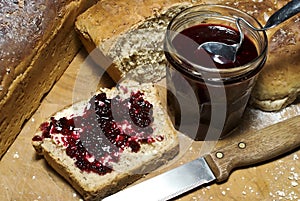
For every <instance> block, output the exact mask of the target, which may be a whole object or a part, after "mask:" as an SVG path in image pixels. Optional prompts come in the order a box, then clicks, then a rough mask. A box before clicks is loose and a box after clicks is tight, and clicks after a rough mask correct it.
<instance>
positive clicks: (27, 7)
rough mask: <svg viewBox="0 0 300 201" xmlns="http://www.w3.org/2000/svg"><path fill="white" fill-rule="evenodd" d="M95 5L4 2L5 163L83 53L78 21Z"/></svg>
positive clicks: (0, 27) (86, 0)
mask: <svg viewBox="0 0 300 201" xmlns="http://www.w3.org/2000/svg"><path fill="white" fill-rule="evenodd" d="M94 3H95V0H77V1H73V0H67V1H56V0H47V1H41V0H27V1H24V0H14V1H13V0H8V1H1V2H0V113H1V115H0V158H1V156H3V154H4V153H5V152H6V150H7V149H8V147H9V146H10V145H11V144H12V142H13V141H14V139H15V138H16V136H17V134H18V133H19V132H20V130H21V127H22V125H23V124H24V123H25V122H26V120H27V119H29V118H30V116H31V114H32V113H33V112H34V111H35V110H36V109H37V107H38V106H39V103H40V100H41V99H42V98H43V96H44V95H45V93H47V91H49V90H50V88H51V87H52V86H53V84H54V83H55V81H56V80H57V79H59V77H60V76H61V75H62V73H63V72H64V70H65V69H66V67H67V66H68V65H69V63H70V61H71V60H72V59H73V58H74V56H75V55H76V53H77V52H78V50H79V48H80V47H81V42H80V40H79V39H78V36H77V34H76V33H75V31H74V21H75V18H76V16H77V15H79V14H80V13H82V12H83V11H84V10H86V9H87V8H88V7H90V6H91V5H92V4H94Z"/></svg>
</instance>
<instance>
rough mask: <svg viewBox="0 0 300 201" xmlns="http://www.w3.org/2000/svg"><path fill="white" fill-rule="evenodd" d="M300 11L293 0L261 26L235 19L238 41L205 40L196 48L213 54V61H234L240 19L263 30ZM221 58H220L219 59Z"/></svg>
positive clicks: (237, 48)
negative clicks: (229, 42)
mask: <svg viewBox="0 0 300 201" xmlns="http://www.w3.org/2000/svg"><path fill="white" fill-rule="evenodd" d="M299 12H300V0H293V1H290V2H289V3H287V4H286V5H285V6H284V7H282V8H281V9H279V10H278V11H276V12H275V13H274V14H273V15H272V16H271V17H270V18H269V19H268V21H267V23H266V25H265V26H264V27H263V28H260V29H259V28H256V27H253V26H252V25H251V24H250V23H249V22H247V21H246V20H245V19H243V18H237V19H236V26H237V28H238V31H239V33H240V41H239V43H236V44H233V45H228V44H226V43H222V42H213V41H212V42H205V43H202V44H201V45H200V46H199V47H198V50H199V49H201V48H203V49H204V50H205V51H206V52H208V53H210V54H212V55H213V59H214V61H215V62H218V63H221V64H224V61H227V62H235V60H236V54H237V51H238V50H239V48H240V47H241V45H242V43H243V40H244V33H243V32H242V29H241V27H240V21H243V22H244V23H245V24H246V25H247V26H249V27H250V28H252V29H253V30H255V31H265V30H267V29H270V28H273V27H275V26H277V25H278V24H280V23H282V22H284V21H285V20H287V19H289V18H291V17H292V16H294V15H296V14H297V13H299ZM220 58H221V59H220Z"/></svg>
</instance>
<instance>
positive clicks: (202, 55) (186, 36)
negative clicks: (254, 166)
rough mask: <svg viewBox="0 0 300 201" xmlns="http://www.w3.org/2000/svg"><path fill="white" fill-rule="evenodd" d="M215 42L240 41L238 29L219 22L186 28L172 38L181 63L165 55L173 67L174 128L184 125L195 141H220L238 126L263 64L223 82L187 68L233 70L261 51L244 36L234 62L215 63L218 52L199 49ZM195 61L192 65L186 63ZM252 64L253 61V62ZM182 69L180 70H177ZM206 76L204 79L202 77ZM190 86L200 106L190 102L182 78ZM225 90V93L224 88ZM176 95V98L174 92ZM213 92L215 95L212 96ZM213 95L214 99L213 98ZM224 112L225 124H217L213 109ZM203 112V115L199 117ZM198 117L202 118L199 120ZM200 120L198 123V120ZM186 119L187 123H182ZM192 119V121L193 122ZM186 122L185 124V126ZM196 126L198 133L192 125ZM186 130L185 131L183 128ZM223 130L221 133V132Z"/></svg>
mask: <svg viewBox="0 0 300 201" xmlns="http://www.w3.org/2000/svg"><path fill="white" fill-rule="evenodd" d="M208 41H215V42H223V43H226V44H234V43H238V42H239V33H238V31H237V30H235V29H233V28H231V27H227V26H224V25H219V24H200V25H195V26H192V27H189V28H186V29H184V30H183V31H181V32H180V34H178V35H176V36H175V37H174V39H173V40H172V41H171V42H172V46H173V48H174V49H175V50H176V51H177V54H179V55H181V56H182V57H183V58H184V59H181V61H180V62H178V61H177V60H176V59H174V58H173V57H172V56H171V54H169V53H168V52H165V55H166V58H167V59H168V61H169V63H170V64H171V65H170V66H172V67H173V68H169V69H167V71H168V73H167V83H168V85H170V86H169V88H170V89H174V91H173V93H168V104H169V105H170V108H174V109H172V111H175V113H174V115H175V127H176V128H182V129H183V130H181V131H182V132H183V133H186V134H187V135H189V136H191V137H192V138H193V139H195V140H217V139H219V138H223V137H224V136H226V135H227V134H228V133H229V132H230V131H231V130H233V129H234V128H235V127H237V126H238V124H239V121H240V119H241V118H242V114H243V112H244V110H245V107H246V105H247V102H248V100H249V96H250V92H251V88H252V86H253V83H254V80H255V76H256V75H257V74H258V72H259V71H260V69H261V67H262V65H263V63H261V64H259V65H260V66H258V67H256V69H255V70H253V71H251V72H250V73H248V74H247V75H243V76H240V77H234V76H233V77H228V78H226V79H224V81H223V80H222V81H216V82H215V81H214V80H213V81H208V82H206V81H203V80H204V78H203V77H201V75H196V74H194V73H192V72H189V71H186V70H187V69H194V68H195V67H194V66H193V64H197V65H201V66H205V67H208V68H218V69H228V68H231V69H234V68H235V67H237V66H241V65H244V64H246V63H249V62H251V61H252V60H254V59H255V58H257V57H258V50H257V49H256V46H255V44H254V43H253V42H252V41H251V40H250V38H249V37H247V36H246V35H245V38H244V41H243V44H242V46H241V48H240V49H239V51H238V53H237V58H236V61H235V62H232V61H228V60H222V61H223V62H216V60H215V59H214V58H215V55H212V54H208V53H207V52H206V51H205V50H203V49H201V48H200V50H199V49H198V47H199V45H201V44H202V43H204V42H208ZM187 61H192V63H193V64H191V63H189V62H187ZM251 65H252V64H251ZM178 72H179V73H178ZM202 78H203V79H202ZM182 79H184V81H187V83H188V84H189V85H190V86H191V88H192V90H193V91H192V92H191V93H194V94H195V96H196V99H197V102H198V105H199V110H195V105H194V104H195V103H194V102H193V101H191V98H190V97H191V96H190V94H187V93H190V92H187V91H188V88H186V87H185V85H183V80H182ZM224 90H225V95H224V93H223V91H224ZM173 94H175V97H174V95H173ZM212 94H213V95H214V96H212ZM212 97H213V99H212ZM174 99H178V100H180V101H181V104H182V105H185V106H186V107H185V109H184V110H183V109H181V108H180V106H179V105H178V103H177V102H176V101H174ZM213 108H215V111H217V112H218V111H225V112H224V113H225V123H224V125H223V124H221V123H220V124H218V123H216V122H218V120H215V119H212V111H213ZM199 114H200V117H198V116H199ZM197 119H199V121H198V120H197ZM195 121H197V122H195ZM182 122H184V123H182ZM191 122H193V123H191ZM185 124H186V125H185ZM194 124H195V126H197V129H198V130H197V133H196V134H195V133H194V131H190V130H189V128H191V127H192V126H194ZM211 127H213V129H214V132H211V133H212V134H213V135H215V136H207V132H208V129H209V128H211ZM184 129H185V130H184ZM219 133H221V134H220V135H218V134H219Z"/></svg>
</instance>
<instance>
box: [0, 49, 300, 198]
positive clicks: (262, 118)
mask: <svg viewBox="0 0 300 201" xmlns="http://www.w3.org/2000/svg"><path fill="white" fill-rule="evenodd" d="M85 73H86V74H85ZM99 73H100V74H101V73H102V72H101V70H99V67H97V66H95V65H93V64H92V63H91V62H89V61H87V53H86V52H85V51H84V50H82V51H81V52H80V53H79V54H78V55H77V57H76V58H75V60H74V61H73V62H72V63H71V65H70V67H69V68H68V69H67V71H66V72H65V74H64V75H63V77H62V78H61V79H60V80H59V81H58V82H57V84H56V85H55V86H54V87H53V89H52V90H51V92H50V93H49V94H48V95H47V96H46V97H45V98H44V100H43V101H42V103H41V105H40V107H39V109H38V110H37V111H36V112H35V113H34V115H33V117H32V118H31V119H29V120H28V122H27V123H26V125H25V126H24V128H23V130H22V132H21V133H20V135H19V136H18V138H17V139H16V141H15V143H14V144H13V145H12V146H11V147H10V149H9V150H8V152H7V153H6V154H5V156H4V157H3V158H2V160H1V161H0V175H1V176H0V200H1V201H13V200H18V201H19V200H20V201H36V200H44V201H56V200H57V201H61V200H65V201H76V200H77V201H78V200H81V199H82V198H81V197H80V195H79V194H78V193H76V192H75V191H74V189H73V188H72V187H71V186H70V185H69V184H68V183H67V182H66V181H65V180H64V179H62V177H60V176H59V175H58V174H57V173H56V172H54V171H53V170H52V169H51V167H49V166H48V165H47V163H46V162H45V160H44V159H43V158H39V157H37V155H36V154H35V151H34V149H33V147H32V146H31V138H32V136H33V135H34V132H35V130H36V129H37V128H38V126H39V124H40V123H42V122H43V120H45V119H46V118H47V117H49V116H50V115H51V114H53V113H55V112H56V111H57V110H60V109H62V108H64V107H65V106H67V105H69V104H71V103H72V102H74V101H76V100H77V99H81V98H82V97H84V96H88V95H89V94H88V93H84V92H85V88H84V86H89V87H91V88H94V87H97V84H96V85H95V86H91V85H90V83H97V82H98V81H99V80H98V79H99V77H97V75H99ZM79 74H80V75H81V76H78V75H79ZM82 74H83V76H82ZM84 84H87V85H84ZM101 86H108V87H110V86H112V83H111V81H110V80H109V79H108V78H107V77H105V76H104V78H103V79H102V80H101ZM77 90H79V91H80V90H82V93H79V92H77ZM74 94H75V95H74ZM299 114H300V104H294V105H292V106H290V107H289V108H287V109H285V110H283V111H281V112H278V113H264V112H261V111H258V110H255V109H251V108H248V109H247V112H246V114H245V117H244V119H243V123H242V126H241V128H242V129H241V130H251V129H254V130H255V129H261V128H262V127H265V126H268V125H271V124H273V123H276V122H277V121H281V120H283V119H286V118H289V117H291V116H295V115H299ZM299 137H300V129H299ZM181 139H182V140H181V152H180V154H179V156H178V157H177V158H175V159H174V161H172V162H171V163H170V165H169V166H167V167H165V168H161V169H159V170H158V171H155V172H153V173H150V174H149V175H147V176H146V177H145V178H143V179H147V178H149V177H151V176H153V175H155V174H158V173H160V172H163V171H165V170H166V169H170V168H172V167H175V166H178V165H180V164H183V163H185V162H188V161H190V160H192V159H194V158H196V157H198V156H199V155H200V154H201V153H202V152H203V149H202V148H203V145H204V144H203V142H193V141H190V140H188V139H187V138H185V137H183V136H181ZM299 157H300V149H298V150H295V151H294V152H292V153H288V154H286V155H284V156H282V157H280V158H277V159H275V160H273V161H269V162H267V163H263V164H260V165H258V166H253V167H248V168H244V169H239V170H236V171H234V172H233V173H232V175H231V176H230V178H229V179H228V181H226V182H224V183H221V184H211V185H208V186H205V187H202V188H199V189H196V190H195V191H192V192H190V193H188V194H186V195H184V196H182V197H179V198H177V199H176V200H182V201H185V200H191V201H196V200H199V201H200V200H201V201H202V200H203V201H206V200H251V201H255V200H259V201H262V200H270V201H273V200H295V201H300V177H299V175H300V159H299ZM143 179H142V180H143Z"/></svg>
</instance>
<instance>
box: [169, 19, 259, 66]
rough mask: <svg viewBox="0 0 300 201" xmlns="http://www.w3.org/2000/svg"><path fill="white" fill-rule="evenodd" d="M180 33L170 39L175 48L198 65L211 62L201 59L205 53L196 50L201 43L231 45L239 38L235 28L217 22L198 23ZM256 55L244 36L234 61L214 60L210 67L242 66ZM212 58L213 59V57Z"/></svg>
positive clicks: (252, 46)
mask: <svg viewBox="0 0 300 201" xmlns="http://www.w3.org/2000/svg"><path fill="white" fill-rule="evenodd" d="M180 33H181V34H179V35H177V37H175V38H174V39H173V41H172V43H173V45H174V47H175V49H176V50H177V51H178V53H179V54H180V55H182V56H183V57H185V58H186V59H188V60H189V61H192V62H193V63H195V64H198V65H203V64H210V63H211V62H210V61H203V58H206V56H205V55H206V54H207V53H206V52H204V51H201V50H198V47H199V45H201V44H202V43H205V42H211V41H213V42H222V43H225V44H228V45H232V44H236V43H238V42H239V40H240V34H239V32H238V31H237V30H235V29H233V28H231V27H228V26H224V25H217V24H200V25H196V26H192V27H189V28H187V29H185V30H183V31H182V32H180ZM183 36H184V37H183ZM213 56H214V55H212V54H211V58H212V57H213ZM257 56H258V53H257V50H256V47H255V45H254V44H253V42H252V41H251V40H250V39H249V38H248V37H247V36H245V37H244V41H243V43H242V46H241V47H240V49H239V51H238V53H237V57H236V61H235V62H232V61H228V60H226V62H223V63H220V62H214V63H213V66H212V67H217V68H220V69H222V68H223V69H224V68H232V67H236V66H242V65H244V64H246V63H249V62H251V61H252V60H253V59H255V58H256V57H257ZM212 60H213V61H214V59H212ZM206 67H207V66H206ZM208 67H209V66H208Z"/></svg>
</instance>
